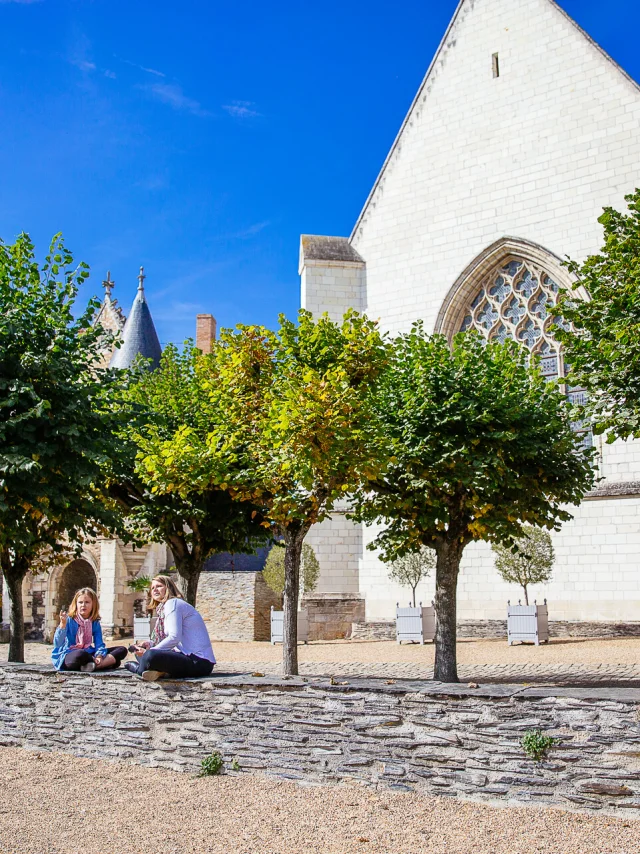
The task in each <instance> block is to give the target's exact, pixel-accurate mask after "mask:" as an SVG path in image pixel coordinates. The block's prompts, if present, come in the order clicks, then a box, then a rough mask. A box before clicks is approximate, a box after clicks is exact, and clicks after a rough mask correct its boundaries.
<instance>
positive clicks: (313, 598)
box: [304, 593, 364, 602]
mask: <svg viewBox="0 0 640 854" xmlns="http://www.w3.org/2000/svg"><path fill="white" fill-rule="evenodd" d="M362 600H364V596H363V595H362V593H308V594H305V596H304V601H305V602H360V601H362Z"/></svg>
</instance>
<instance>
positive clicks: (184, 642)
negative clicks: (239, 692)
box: [125, 575, 216, 682]
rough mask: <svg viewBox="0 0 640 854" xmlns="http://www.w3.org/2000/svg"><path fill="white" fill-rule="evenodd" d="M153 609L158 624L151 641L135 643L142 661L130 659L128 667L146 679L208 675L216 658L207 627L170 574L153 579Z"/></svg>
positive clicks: (149, 599)
mask: <svg viewBox="0 0 640 854" xmlns="http://www.w3.org/2000/svg"><path fill="white" fill-rule="evenodd" d="M154 611H155V616H156V624H155V627H154V629H153V632H152V634H151V641H143V642H142V643H140V644H138V645H137V646H136V649H135V654H136V655H137V656H138V657H139V661H138V663H137V664H136V663H134V662H132V661H131V662H127V663H126V664H125V667H126V668H127V670H129V671H130V672H131V673H135V674H137V675H138V676H142V678H143V679H144V681H145V682H155V680H156V679H159V678H160V677H161V676H171V677H172V678H174V679H179V678H194V677H198V676H209V674H210V673H211V671H212V670H213V665H214V664H215V663H216V659H215V656H214V654H213V649H212V648H211V641H210V640H209V633H208V632H207V627H206V626H205V624H204V620H203V619H202V617H201V616H200V614H199V613H198V612H197V611H196V609H195V608H194V607H193V606H192V605H189V603H188V602H185V601H184V599H183V598H182V594H181V593H180V591H179V590H178V588H177V587H176V584H175V582H174V581H173V579H171V578H169V576H168V575H156V577H155V578H154V579H153V580H152V581H151V587H150V588H149V593H148V597H147V612H151V613H153V612H154Z"/></svg>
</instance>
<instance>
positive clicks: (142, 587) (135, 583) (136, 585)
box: [127, 575, 151, 593]
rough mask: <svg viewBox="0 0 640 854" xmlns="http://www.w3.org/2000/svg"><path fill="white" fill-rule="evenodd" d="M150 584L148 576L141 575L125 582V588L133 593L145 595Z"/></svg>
mask: <svg viewBox="0 0 640 854" xmlns="http://www.w3.org/2000/svg"><path fill="white" fill-rule="evenodd" d="M150 584H151V578H150V577H149V576H148V575H141V576H140V577H139V578H131V579H129V581H127V587H128V588H129V590H132V591H133V592H134V593H145V592H146V590H147V589H148V587H149V585H150Z"/></svg>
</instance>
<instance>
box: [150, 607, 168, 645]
mask: <svg viewBox="0 0 640 854" xmlns="http://www.w3.org/2000/svg"><path fill="white" fill-rule="evenodd" d="M166 636H167V633H166V632H165V630H164V602H161V603H160V604H159V605H158V607H157V608H156V624H155V626H154V627H153V631H152V632H151V646H155V645H156V644H158V643H160V641H161V640H164V639H165V638H166Z"/></svg>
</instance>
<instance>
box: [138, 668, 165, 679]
mask: <svg viewBox="0 0 640 854" xmlns="http://www.w3.org/2000/svg"><path fill="white" fill-rule="evenodd" d="M166 675H167V674H166V673H164V671H162V670H145V671H144V673H143V674H142V680H143V681H144V682H155V681H156V679H161V678H162V677H163V676H166Z"/></svg>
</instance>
